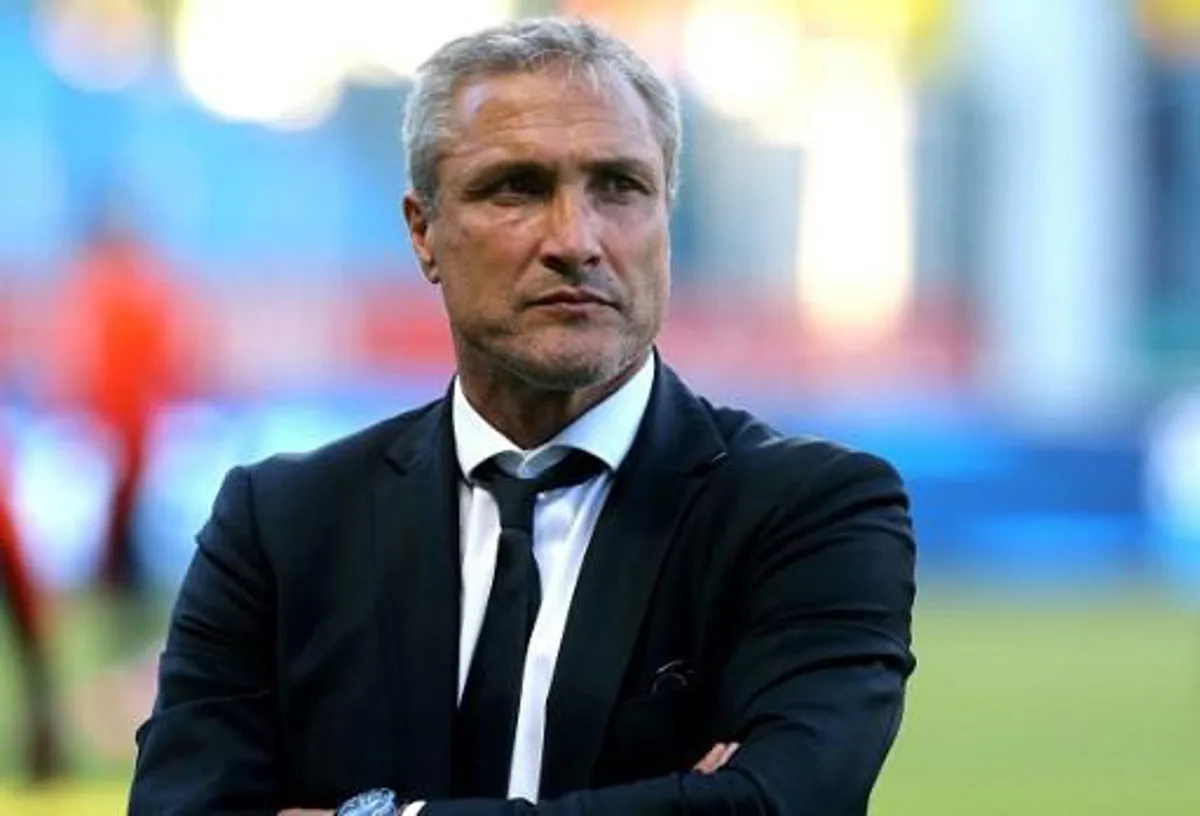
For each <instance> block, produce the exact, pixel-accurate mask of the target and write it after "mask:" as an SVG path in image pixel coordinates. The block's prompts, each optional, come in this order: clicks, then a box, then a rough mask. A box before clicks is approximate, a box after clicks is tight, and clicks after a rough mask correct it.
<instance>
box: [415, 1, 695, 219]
mask: <svg viewBox="0 0 1200 816" xmlns="http://www.w3.org/2000/svg"><path fill="white" fill-rule="evenodd" d="M559 64H565V66H566V67H567V68H568V69H570V70H575V69H583V70H584V71H586V72H588V75H589V76H590V78H591V79H592V81H593V82H594V83H600V82H601V81H603V79H604V78H605V77H610V76H613V75H615V76H618V77H623V78H624V79H625V80H627V81H628V82H629V83H630V84H631V85H632V86H633V87H634V89H635V90H636V91H637V92H638V94H639V95H640V96H641V97H642V99H643V100H644V101H645V102H646V106H647V107H648V108H649V111H650V120H651V127H652V128H653V130H654V133H655V136H656V137H657V138H658V141H659V143H660V144H661V145H662V151H663V169H664V172H665V174H666V194H667V202H668V203H671V202H673V201H674V198H675V191H676V189H677V187H678V179H679V150H680V143H681V142H682V129H683V128H682V125H681V122H680V115H679V97H678V96H677V94H676V92H675V89H674V88H673V87H672V86H671V84H670V82H668V81H667V80H666V79H664V78H663V76H662V75H661V74H660V73H659V72H658V71H657V70H655V69H654V67H653V66H651V65H650V63H648V62H647V61H646V60H645V59H643V58H642V57H641V56H640V55H639V54H638V53H637V52H636V51H634V50H633V48H632V47H630V46H629V45H628V44H627V43H625V42H623V41H622V40H619V39H617V38H616V37H614V36H612V35H611V34H608V33H607V32H605V31H603V30H601V29H600V28H598V27H596V26H595V25H593V24H591V23H588V22H586V21H584V20H564V19H559V18H545V19H535V20H519V21H516V22H511V23H507V24H504V25H499V26H495V27H492V28H487V29H484V30H483V31H480V32H478V33H475V34H471V35H469V36H466V37H461V38H459V39H456V40H452V41H450V42H449V43H446V44H445V45H443V46H442V47H441V48H439V49H438V50H437V51H436V52H435V53H434V54H433V56H431V57H430V58H429V59H428V60H426V61H425V62H424V63H423V64H422V65H421V67H420V68H418V69H417V76H416V82H415V84H414V86H413V89H412V92H411V93H410V94H409V97H408V102H407V104H406V105H405V110H404V128H403V133H404V152H405V158H406V160H407V162H408V176H409V179H411V181H412V186H413V190H414V191H415V192H416V195H417V198H418V199H420V201H421V203H422V204H424V205H425V206H427V207H429V208H431V209H434V210H436V208H437V200H438V174H437V167H438V160H439V159H440V158H441V152H440V151H441V149H442V146H443V145H444V144H445V141H446V140H447V139H448V138H449V136H450V117H451V112H452V106H453V102H454V93H455V91H456V90H457V89H458V87H459V86H460V84H461V83H462V82H464V81H466V80H468V79H471V78H475V77H481V76H495V75H499V74H512V73H524V72H535V71H538V70H541V69H543V68H545V67H547V66H549V65H559Z"/></svg>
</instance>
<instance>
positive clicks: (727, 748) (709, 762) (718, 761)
mask: <svg viewBox="0 0 1200 816" xmlns="http://www.w3.org/2000/svg"><path fill="white" fill-rule="evenodd" d="M738 747H739V746H738V743H736V742H728V743H726V742H718V743H717V744H716V745H714V746H713V747H712V748H711V749H710V750H709V752H708V753H707V754H705V755H704V758H703V759H701V760H700V761H699V762H697V763H696V764H695V765H694V766H693V767H692V770H694V771H699V772H700V773H702V774H710V773H714V772H716V771H718V770H720V769H721V767H723V766H724V765H725V763H726V762H728V761H729V760H730V759H731V758H732V757H733V754H734V752H735V751H737V749H738Z"/></svg>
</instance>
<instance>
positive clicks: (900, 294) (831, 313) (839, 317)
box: [797, 41, 913, 343]
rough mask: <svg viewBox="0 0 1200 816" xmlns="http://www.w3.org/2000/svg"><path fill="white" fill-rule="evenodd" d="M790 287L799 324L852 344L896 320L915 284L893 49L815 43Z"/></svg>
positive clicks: (903, 96)
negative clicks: (794, 269) (793, 286)
mask: <svg viewBox="0 0 1200 816" xmlns="http://www.w3.org/2000/svg"><path fill="white" fill-rule="evenodd" d="M811 54H812V58H813V60H814V65H815V66H816V67H817V69H818V70H817V71H816V72H815V74H814V78H813V85H812V87H811V88H809V90H808V91H807V93H808V95H809V97H810V104H811V107H810V113H811V117H810V120H809V122H808V125H807V133H806V137H805V161H804V163H803V171H802V173H803V174H802V178H801V185H802V200H801V205H800V223H799V236H800V238H799V242H798V258H797V277H798V280H797V293H798V297H799V303H800V309H801V312H802V314H803V315H804V318H805V320H806V323H807V324H808V325H811V326H813V327H814V328H816V329H817V330H818V331H819V332H821V333H824V334H826V335H828V336H829V337H830V339H832V340H836V341H843V342H845V341H849V342H851V343H858V342H863V341H875V340H879V339H882V338H885V337H887V336H888V335H890V334H892V332H893V331H894V330H895V329H896V328H898V325H899V323H900V321H901V320H902V319H903V317H904V313H905V311H906V309H907V307H908V304H909V301H910V299H911V295H912V288H913V280H912V278H913V269H912V257H911V256H912V246H911V244H912V213H911V209H912V205H911V167H910V158H909V153H910V150H911V132H910V131H911V111H910V103H909V99H908V91H907V87H906V83H905V79H904V76H903V74H902V71H901V68H900V63H899V61H898V60H897V59H896V57H895V54H894V52H892V51H890V50H889V49H887V48H881V47H879V46H878V45H872V44H869V43H864V42H853V41H846V42H836V41H824V42H820V43H813V44H812V46H811Z"/></svg>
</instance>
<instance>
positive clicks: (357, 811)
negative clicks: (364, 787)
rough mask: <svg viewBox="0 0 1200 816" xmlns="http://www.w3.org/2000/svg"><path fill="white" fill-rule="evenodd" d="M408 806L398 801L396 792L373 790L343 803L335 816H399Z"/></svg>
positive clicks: (387, 789) (381, 789)
mask: <svg viewBox="0 0 1200 816" xmlns="http://www.w3.org/2000/svg"><path fill="white" fill-rule="evenodd" d="M407 804H408V803H407V802H400V801H398V800H397V799H396V792H395V791H394V790H391V789H389V788H372V789H371V790H369V791H363V792H362V793H360V794H358V795H357V796H353V797H351V798H349V799H347V800H346V801H345V802H342V804H341V805H340V806H339V807H338V809H337V812H336V814H335V816H398V814H399V813H400V811H401V810H403V809H404V807H405V806H406V805H407Z"/></svg>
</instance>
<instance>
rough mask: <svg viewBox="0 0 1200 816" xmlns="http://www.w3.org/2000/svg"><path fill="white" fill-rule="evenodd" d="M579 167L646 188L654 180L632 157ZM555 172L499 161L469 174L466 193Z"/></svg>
mask: <svg viewBox="0 0 1200 816" xmlns="http://www.w3.org/2000/svg"><path fill="white" fill-rule="evenodd" d="M583 167H584V169H585V170H586V171H587V172H588V173H589V174H597V173H610V174H617V175H632V176H637V177H639V178H641V179H643V180H644V181H645V182H646V183H647V184H653V183H654V179H655V174H654V166H653V165H652V164H651V163H649V162H647V161H644V160H642V159H638V158H634V157H632V156H616V157H613V158H604V159H594V160H592V161H585V162H584V163H583ZM557 172H558V171H557V170H556V169H555V168H554V167H553V165H551V164H547V163H545V162H540V161H536V160H532V159H510V160H502V161H497V162H495V163H493V164H488V165H485V166H483V167H480V168H479V169H478V170H476V171H475V172H473V173H471V174H470V176H469V181H468V183H467V185H466V189H468V190H479V189H482V188H485V187H487V186H489V185H491V184H494V183H495V182H497V181H500V180H501V179H505V178H508V177H511V176H514V175H525V174H530V175H537V176H554V175H557Z"/></svg>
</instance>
